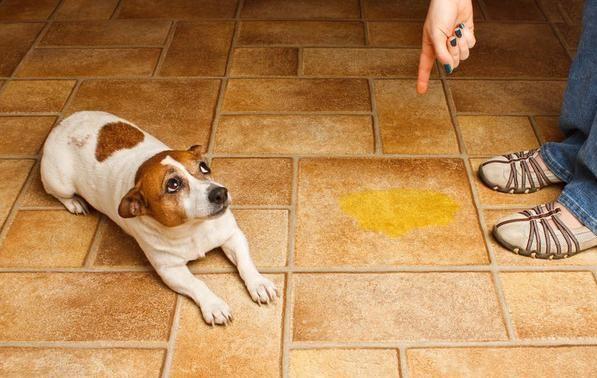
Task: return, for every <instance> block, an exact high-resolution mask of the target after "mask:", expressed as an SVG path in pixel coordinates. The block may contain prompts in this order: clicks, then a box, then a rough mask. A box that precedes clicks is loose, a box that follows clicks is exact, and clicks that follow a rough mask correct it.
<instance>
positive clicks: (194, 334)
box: [171, 274, 284, 377]
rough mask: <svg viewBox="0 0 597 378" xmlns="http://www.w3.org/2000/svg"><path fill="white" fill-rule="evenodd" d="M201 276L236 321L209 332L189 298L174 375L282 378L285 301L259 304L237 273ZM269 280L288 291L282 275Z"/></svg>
mask: <svg viewBox="0 0 597 378" xmlns="http://www.w3.org/2000/svg"><path fill="white" fill-rule="evenodd" d="M200 278H201V279H202V280H203V281H204V282H205V283H206V284H207V286H209V287H210V288H212V289H213V290H214V291H215V292H216V293H218V295H220V296H221V298H222V299H223V300H224V301H226V303H228V305H229V306H230V308H231V310H232V313H233V316H234V323H232V324H231V325H228V326H227V327H226V328H225V329H222V328H220V327H217V328H211V326H208V325H207V324H205V323H204V321H203V318H202V317H201V314H200V312H199V309H198V308H197V305H195V303H193V302H192V301H191V300H189V299H186V298H185V299H184V300H183V304H182V311H181V316H180V324H179V329H178V332H177V337H176V350H175V352H174V360H173V362H172V368H171V374H172V376H173V377H179V376H189V377H191V376H192V377H199V376H201V377H203V376H214V377H223V376H238V377H247V376H256V377H273V376H279V375H280V374H281V349H282V348H281V342H282V311H283V306H284V301H283V300H282V299H279V300H278V303H276V304H270V305H268V306H258V305H257V304H255V303H254V302H253V301H252V300H251V298H250V297H249V295H248V294H247V290H246V289H245V287H244V285H243V284H242V282H241V281H240V279H239V278H237V277H236V275H231V274H225V275H224V274H218V275H201V276H200ZM268 278H270V279H271V280H273V281H274V283H275V284H276V285H277V287H278V290H279V291H280V293H284V276H282V275H275V276H272V275H270V276H269V277H268ZM256 337H257V338H258V339H259V340H258V341H257V340H256ZM205 361H210V363H209V364H206V363H205ZM232 361H234V363H231V362H232Z"/></svg>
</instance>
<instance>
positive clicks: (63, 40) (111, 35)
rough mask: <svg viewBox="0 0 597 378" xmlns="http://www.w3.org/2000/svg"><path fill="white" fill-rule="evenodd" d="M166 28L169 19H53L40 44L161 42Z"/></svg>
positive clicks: (166, 32)
mask: <svg viewBox="0 0 597 378" xmlns="http://www.w3.org/2000/svg"><path fill="white" fill-rule="evenodd" d="M169 30H170V22H169V21H156V20H151V21H147V20H113V21H100V20H98V21H68V22H55V23H53V24H52V26H50V29H49V30H48V32H47V33H46V35H45V36H44V38H43V39H42V40H41V42H40V44H41V45H55V46H74V45H80V46H98V45H100V46H101V45H121V46H124V45H161V44H163V43H164V42H165V41H166V36H167V35H168V31H169Z"/></svg>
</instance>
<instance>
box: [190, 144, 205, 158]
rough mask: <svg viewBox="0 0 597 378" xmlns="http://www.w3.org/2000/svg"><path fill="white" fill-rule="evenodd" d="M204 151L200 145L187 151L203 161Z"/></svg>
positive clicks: (195, 145) (193, 146)
mask: <svg viewBox="0 0 597 378" xmlns="http://www.w3.org/2000/svg"><path fill="white" fill-rule="evenodd" d="M202 150H203V146H201V145H199V144H194V145H192V146H191V147H189V149H188V150H187V151H189V152H192V153H193V155H195V157H197V159H201V151H202Z"/></svg>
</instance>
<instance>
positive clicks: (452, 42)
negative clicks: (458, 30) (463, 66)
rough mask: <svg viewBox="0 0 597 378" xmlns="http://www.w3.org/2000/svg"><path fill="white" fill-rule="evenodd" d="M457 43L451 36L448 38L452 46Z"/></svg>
mask: <svg viewBox="0 0 597 378" xmlns="http://www.w3.org/2000/svg"><path fill="white" fill-rule="evenodd" d="M457 43H458V42H456V38H452V39H451V40H450V44H451V45H452V46H453V47H456V44H457Z"/></svg>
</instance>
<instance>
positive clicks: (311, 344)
mask: <svg viewBox="0 0 597 378" xmlns="http://www.w3.org/2000/svg"><path fill="white" fill-rule="evenodd" d="M587 345H589V346H597V338H595V337H586V338H575V339H570V338H568V337H565V338H557V339H524V340H474V341H473V340H471V341H449V340H447V341H443V340H437V341H435V340H432V341H429V340H427V341H424V340H414V341H412V340H400V341H376V342H367V341H352V342H348V341H347V342H342V341H302V342H294V343H293V345H292V347H291V349H292V350H300V349H347V348H358V349H410V348H474V347H520V346H534V347H554V346H587Z"/></svg>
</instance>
